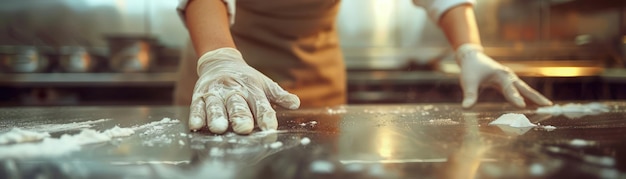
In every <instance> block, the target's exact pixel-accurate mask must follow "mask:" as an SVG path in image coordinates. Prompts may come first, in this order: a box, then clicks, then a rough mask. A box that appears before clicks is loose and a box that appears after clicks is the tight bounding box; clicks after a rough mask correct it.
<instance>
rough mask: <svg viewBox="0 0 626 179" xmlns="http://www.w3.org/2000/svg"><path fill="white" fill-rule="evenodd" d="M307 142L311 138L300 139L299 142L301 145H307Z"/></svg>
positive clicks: (309, 141)
mask: <svg viewBox="0 0 626 179" xmlns="http://www.w3.org/2000/svg"><path fill="white" fill-rule="evenodd" d="M309 143H311V139H309V138H308V137H304V138H302V139H300V144H302V145H308V144H309Z"/></svg>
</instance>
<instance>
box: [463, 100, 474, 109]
mask: <svg viewBox="0 0 626 179" xmlns="http://www.w3.org/2000/svg"><path fill="white" fill-rule="evenodd" d="M474 103H476V102H475V101H474V100H469V99H466V100H463V103H462V104H461V106H463V108H465V109H467V108H471V107H472V106H474Z"/></svg>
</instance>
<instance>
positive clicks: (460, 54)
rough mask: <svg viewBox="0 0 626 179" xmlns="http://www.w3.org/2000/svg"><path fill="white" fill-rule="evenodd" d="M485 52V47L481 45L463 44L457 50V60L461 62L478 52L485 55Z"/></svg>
mask: <svg viewBox="0 0 626 179" xmlns="http://www.w3.org/2000/svg"><path fill="white" fill-rule="evenodd" d="M483 50H484V49H483V46H481V45H477V44H472V43H466V44H463V45H461V46H459V48H457V49H456V60H457V62H460V60H461V59H465V56H467V55H470V54H472V53H477V52H480V53H483Z"/></svg>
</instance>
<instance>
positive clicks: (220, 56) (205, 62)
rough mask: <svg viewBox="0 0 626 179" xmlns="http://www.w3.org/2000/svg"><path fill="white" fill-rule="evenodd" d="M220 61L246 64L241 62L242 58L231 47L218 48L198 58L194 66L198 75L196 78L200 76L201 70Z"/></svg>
mask: <svg viewBox="0 0 626 179" xmlns="http://www.w3.org/2000/svg"><path fill="white" fill-rule="evenodd" d="M220 61H232V62H235V63H243V64H246V61H244V60H243V56H242V55H241V52H239V50H237V49H235V48H232V47H224V48H218V49H215V50H212V51H209V52H206V53H204V54H203V55H202V56H200V58H199V59H198V63H197V65H196V72H197V73H198V76H200V75H202V71H201V70H202V69H204V68H205V67H207V66H212V65H213V64H215V63H218V62H220Z"/></svg>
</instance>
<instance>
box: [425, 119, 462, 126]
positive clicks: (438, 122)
mask: <svg viewBox="0 0 626 179" xmlns="http://www.w3.org/2000/svg"><path fill="white" fill-rule="evenodd" d="M428 122H429V123H430V124H434V125H457V124H459V122H457V121H453V120H452V119H431V120H428Z"/></svg>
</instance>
